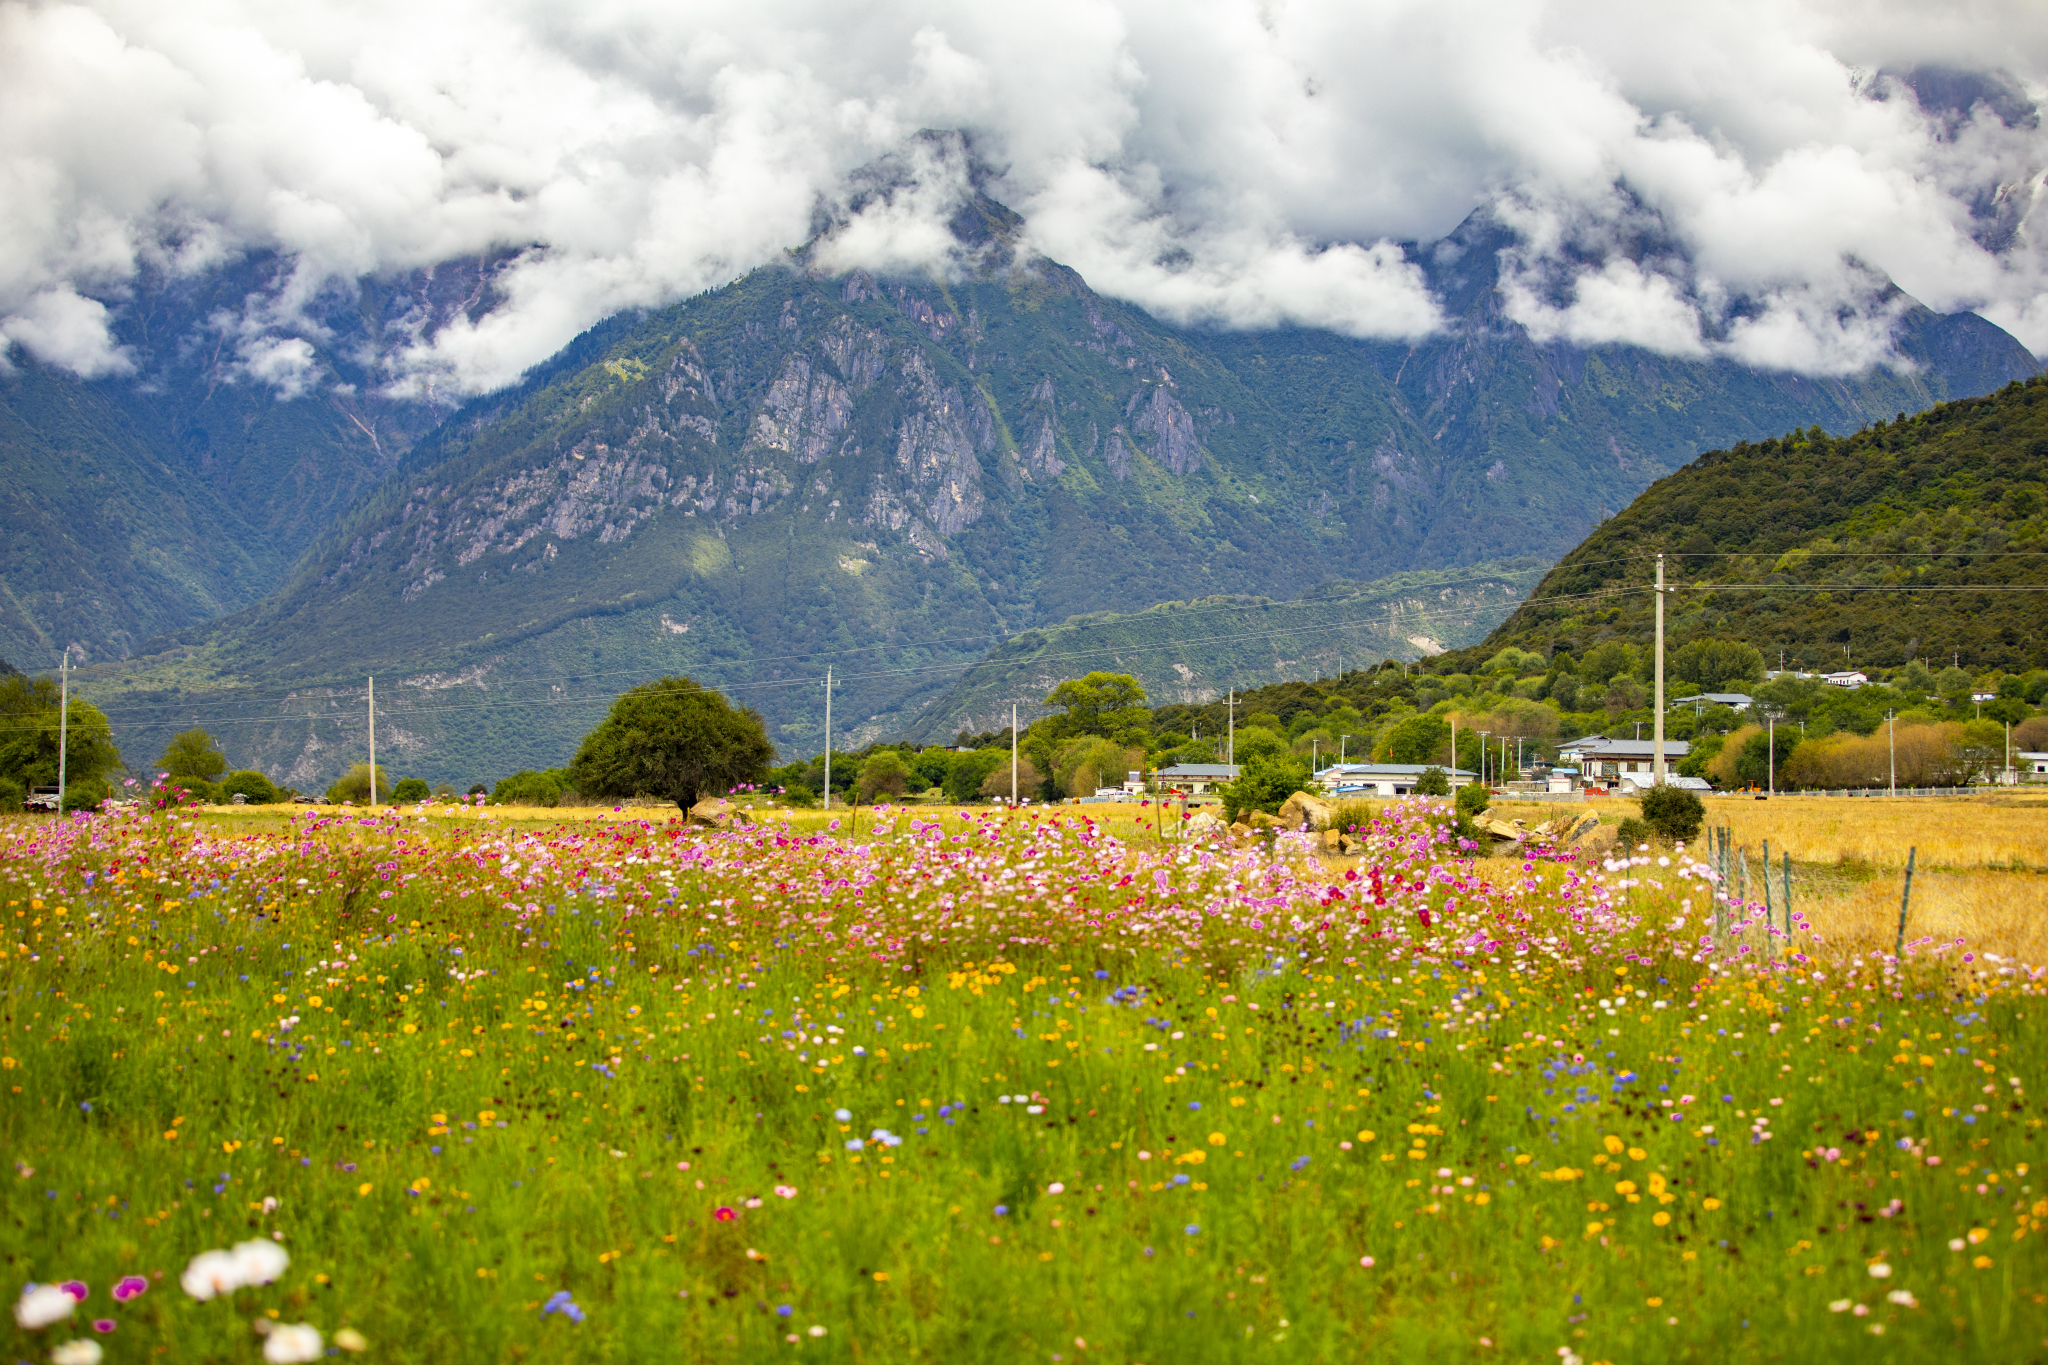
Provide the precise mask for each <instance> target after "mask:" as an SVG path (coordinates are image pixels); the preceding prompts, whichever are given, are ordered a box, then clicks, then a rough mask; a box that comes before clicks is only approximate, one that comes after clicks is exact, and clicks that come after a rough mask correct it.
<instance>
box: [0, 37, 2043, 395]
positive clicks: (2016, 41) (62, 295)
mask: <svg viewBox="0 0 2048 1365" xmlns="http://www.w3.org/2000/svg"><path fill="white" fill-rule="evenodd" d="M2044 96H2048V10H2043V9H2042V8H2041V7H2040V6H2038V5H2033V4H2023V3H2009V4H1998V3H1986V4H1978V5H1973V6H1968V7H1943V8H1939V9H1937V8H1934V7H1928V6H1922V5H1906V4H1898V3H1887V2H1885V0H1870V2H1866V3H1839V4H1824V3H1761V2H1757V0H1734V2H1732V3H1723V4H1717V5H1710V6H1702V5H1698V4H1679V3H1651V4H1618V3H1559V2H1553V3H1549V4H1526V3H1515V2H1514V0H1433V2H1431V3H1420V2H1415V3H1410V2H1408V0H1401V2H1398V3H1396V2H1392V0H1382V2H1380V3H1370V2H1368V3H1357V2H1356V0H1210V2H1208V3H1201V2H1199V0H1198V2H1197V3H1193V4H1189V3H1176V4H1166V3H1150V2H1148V0H1044V3H1040V4H1037V5H1033V6H993V5H985V4H959V3H937V2H927V3H910V2H909V0H881V2H880V3H876V4H871V5H863V6H845V5H826V4H818V3H815V0H768V3H762V2H761V0H754V2H753V3H748V4H745V5H741V4H734V3H718V2H717V0H707V2H705V3H694V4H676V3H672V0H659V2H657V0H602V2H601V3H586V4H579V5H568V4H560V3H552V2H551V0H524V2H523V3H511V4H497V5H484V4H481V3H475V0H407V2H406V3H402V4H401V3H395V0H359V2H358V3H347V4H345V3H339V2H338V0H266V3H262V4H257V3H249V2H247V0H193V3H185V4H179V5H174V6H166V5H160V4H143V3H140V2H139V0H98V3H85V4H68V5H67V4H48V3H0V184H4V186H5V191H4V193H0V363H4V354H5V352H7V351H12V350H13V349H14V348H20V349H21V350H23V351H26V352H28V353H31V354H33V355H35V356H38V357H39V358H41V359H43V360H45V361H48V362H51V363H54V364H58V365H62V366H65V367H68V368H70V369H72V370H75V371H77V372H78V373H81V374H87V375H101V374H115V373H120V372H122V371H123V370H124V369H126V368H127V367H128V366H129V364H130V361H129V358H128V357H127V356H126V355H124V353H123V352H122V351H121V349H120V348H119V346H118V345H117V343H116V341H115V339H114V336H113V334H112V332H111V331H110V329H109V321H110V313H109V310H110V309H111V310H118V309H119V308H121V307H122V306H123V303H124V301H125V300H126V299H127V298H128V297H130V295H131V293H132V291H133V290H134V288H135V287H136V283H137V281H138V280H139V279H140V278H142V277H143V276H144V275H145V274H146V273H149V272H159V273H163V274H169V275H177V274H183V273H193V272H199V271H204V270H207V269H210V268H212V267H214V266H216V265H218V264H219V263H221V262H222V261H224V260H227V259H230V258H232V257H234V256H236V255H239V254H242V253H248V252H256V251H262V252H275V253H278V254H280V255H281V256H282V257H284V258H285V259H286V260H289V261H290V262H292V263H293V265H294V268H293V269H292V270H290V271H289V272H286V274H285V275H284V277H283V280H284V282H283V284H282V285H281V286H280V287H278V288H277V289H276V290H274V291H272V292H270V293H267V294H265V295H263V296H261V297H254V298H251V299H250V300H249V301H248V302H247V303H246V305H245V306H244V307H243V309H242V310H241V312H240V313H239V314H238V315H232V316H230V315H221V316H218V317H216V319H215V320H214V324H213V325H214V326H215V327H216V328H217V329H218V331H219V332H220V336H221V341H222V345H223V347H224V348H225V351H226V352H227V353H229V354H232V355H234V356H235V357H236V358H237V361H236V363H237V364H238V365H239V367H240V369H241V371H242V372H243V373H244V374H246V375H247V376H248V377H249V378H250V379H251V380H253V381H257V382H262V383H266V384H270V385H272V386H274V387H276V388H278V389H279V390H280V391H281V392H291V391H293V390H294V388H295V386H302V385H304V384H306V383H309V382H313V376H314V373H315V371H314V360H313V345H312V344H311V343H314V342H318V341H320V340H321V338H320V337H319V336H318V335H317V328H316V327H315V326H314V325H313V324H312V323H311V322H310V321H309V320H308V317H307V313H306V311H305V309H304V306H303V305H304V304H305V302H306V301H308V300H310V299H312V298H314V297H316V296H317V295H318V294H319V293H320V292H321V291H322V290H324V289H329V288H331V287H332V286H333V284H334V282H335V281H337V280H340V281H350V280H354V279H358V278H361V277H363V276H366V275H376V274H389V273H392V272H397V271H402V270H407V269H412V268H416V267H419V266H423V265H428V264H431V263H434V262H437V261H443V260H447V259H450V258H453V257H458V256H464V255H469V256H475V255H479V254H484V253H507V252H509V253H512V255H511V259H510V261H509V263H508V264H507V265H506V266H505V267H503V268H502V269H500V270H499V271H498V272H497V275H496V281H495V288H496V291H497V292H496V295H495V297H496V298H497V299H498V300H499V302H498V303H497V305H496V306H495V307H494V308H492V309H490V310H489V311H487V312H484V313H481V314H480V315H478V316H474V317H472V316H470V315H468V314H464V315H461V316H458V317H456V318H455V319H454V320H453V321H452V322H449V323H448V324H447V325H443V326H440V327H439V328H438V329H437V330H431V331H429V330H421V331H418V332H414V333H408V334H401V335H396V336H393V337H391V338H389V339H388V340H389V347H388V350H387V351H386V352H385V353H384V355H383V359H382V364H383V368H384V372H385V373H386V374H387V376H388V381H389V383H390V384H391V385H392V386H393V387H394V388H395V389H397V390H398V391H401V392H404V391H412V390H417V389H419V388H422V387H424V386H426V385H429V384H432V385H433V386H435V388H436V389H437V390H439V391H444V392H446V391H453V392H463V391H475V390H479V389H484V388H489V387H492V386H494V385H498V384H502V383H504V382H506V381H507V380H509V379H510V378H512V377H514V376H516V375H517V374H519V373H520V372H521V371H523V370H524V369H526V368H527V367H528V366H530V365H532V364H533V363H535V362H536V361H538V360H540V359H541V358H543V357H545V356H546V355H548V354H550V353H551V352H553V351H554V350H555V349H556V348H558V347H559V346H560V345H561V344H562V343H563V342H565V341H566V340H567V339H568V338H569V337H571V336H573V335H574V334H575V333H576V332H578V331H579V330H581V329H582V328H584V327H587V326H588V325H590V324H591V323H592V322H594V321H596V320H597V319H599V318H601V317H604V316H606V315H608V314H610V313H613V312H616V311H618V310H620V309H623V308H629V307H636V306H646V305H651V304H656V303H660V302H664V301H667V300H672V299H675V298H678V297H682V296H685V295H688V294H691V293H694V292H697V291H699V290H701V289H704V288H706V287H709V286H712V285H716V284H720V283H723V282H724V281H726V280H729V279H731V278H733V277H735V276H737V275H739V274H741V273H743V272H745V271H747V270H749V269H751V268H753V267H755V266H757V265H760V264H762V263H764V262H768V261H773V260H778V259H784V253H785V252H786V251H787V250H788V249H789V248H791V247H793V246H796V245H799V244H801V243H804V242H805V241H807V240H811V239H812V237H813V235H814V229H815V225H816V221H817V218H818V214H819V208H820V205H825V206H826V207H827V210H828V212H827V215H826V216H827V218H828V219H830V220H833V221H835V222H836V223H837V226H836V227H835V228H834V230H833V231H832V232H831V233H830V234H829V236H828V237H827V238H826V239H825V240H823V241H822V242H820V243H818V245H817V246H816V248H815V250H816V252H817V253H818V259H819V260H820V261H821V262H825V263H830V264H834V265H838V266H854V265H859V266H863V267H866V268H870V269H907V268H925V267H929V266H932V265H935V264H943V263H944V262H945V261H946V260H947V259H949V257H950V255H951V253H953V252H954V251H956V250H957V247H958V242H957V238H956V237H955V236H954V235H953V234H952V233H951V232H949V231H948V230H947V227H946V224H947V220H948V218H949V217H950V216H951V215H952V214H953V213H954V212H955V211H957V208H958V205H959V201H960V198H961V195H962V194H963V193H964V191H965V189H966V188H968V186H967V183H966V177H968V175H969V174H970V169H969V167H968V166H967V164H966V163H965V161H964V160H963V159H962V158H961V157H959V156H954V155H949V153H948V146H949V145H950V144H947V143H945V142H944V141H943V140H939V141H932V140H925V141H919V140H917V139H916V138H915V137H914V135H915V134H916V132H917V131H918V130H919V129H925V128H952V129H962V130H966V131H967V132H968V133H969V134H971V136H972V138H973V143H974V146H975V148H976V150H977V151H978V153H979V154H980V155H981V156H982V158H984V159H985V161H986V162H987V164H988V165H989V166H990V167H992V168H993V171H992V175H993V179H992V181H990V182H989V183H988V184H987V189H988V191H989V193H991V194H993V195H994V196H995V197H996V198H998V199H1000V200H1001V201H1003V202H1004V203H1006V204H1008V205H1010V206H1011V207H1013V208H1014V209H1016V210H1017V211H1018V213H1019V214H1020V215H1021V216H1022V219H1023V228H1022V234H1023V242H1024V245H1025V246H1026V247H1027V248H1028V249H1029V250H1035V251H1039V252H1043V253H1044V254H1045V255H1048V256H1051V257H1054V258H1056V259H1058V260H1061V261H1064V262H1066V263H1068V264H1070V265H1072V266H1074V267H1076V268H1077V269H1079V270H1080V271H1081V272H1082V273H1083V274H1084V275H1085V276H1086V277H1087V278H1088V280H1089V281H1090V282H1091V284H1093V285H1094V286H1095V287H1097V288H1098V289H1101V290H1103V291H1104V292H1107V293H1111V294H1116V295H1120V296H1122V297H1125V298H1128V299H1131V300H1133V301H1135V302H1137V303H1139V304H1141V305H1143V306H1145V307H1146V308H1148V309H1151V310H1153V311H1154V312H1156V313H1159V314H1161V315H1163V316H1165V317H1168V318H1171V319H1174V320H1177V321H1195V322H1206V323H1211V324H1216V325H1222V326H1234V327H1250V326H1269V325H1276V324H1282V323H1301V324H1307V325H1313V326H1318V327H1327V328H1331V329H1334V330H1337V331H1340V332H1345V333H1348V334H1352V335H1357V336H1363V337H1413V336H1420V335H1425V334H1427V333H1429V332H1430V331H1432V330H1434V329H1436V328H1438V327H1440V326H1442V325H1443V324H1442V321H1441V316H1440V313H1439V310H1438V306H1437V301H1436V300H1434V299H1433V298H1432V297H1431V296H1430V294H1429V292H1428V290H1427V288H1426V286H1425V283H1424V279H1425V277H1424V273H1423V272H1422V271H1421V270H1420V269H1418V268H1417V265H1416V262H1415V261H1414V260H1413V259H1411V253H1409V252H1407V251H1404V250H1403V249H1402V248H1401V247H1400V246H1398V245H1397V243H1398V242H1401V241H1418V240H1419V241H1433V240H1435V239H1437V238H1440V237H1442V236H1443V235H1444V234H1445V233H1447V232H1448V231H1449V230H1450V229H1451V228H1452V227H1454V226H1455V225H1456V224H1457V223H1458V222H1459V221H1460V220H1462V219H1463V218H1465V217H1466V216H1467V215H1468V214H1470V213H1471V212H1472V211H1473V210H1474V209H1478V208H1484V209H1486V210H1487V212H1488V213H1489V214H1491V215H1492V216H1494V217H1495V218H1497V219H1498V220H1499V221H1500V222H1502V223H1504V224H1506V225H1508V226H1509V227H1511V228H1512V229H1513V230H1514V232H1515V234H1516V239H1517V241H1518V243H1519V244H1518V245H1517V246H1516V248H1515V249H1514V250H1513V251H1512V253H1511V254H1510V258H1509V259H1508V260H1507V261H1506V262H1505V264H1506V267H1507V269H1506V271H1505V273H1504V275H1503V285H1504V289H1505V291H1506V300H1507V306H1508V313H1509V316H1511V317H1512V318H1514V319H1515V320H1516V321H1519V322H1521V323H1522V324H1523V325H1525V326H1527V327H1528V328H1530V330H1531V331H1532V332H1534V333H1535V334H1537V335H1538V336H1543V337H1560V338H1565V339H1569V340H1572V341H1576V342H1580V343H1594V342H1603V341H1626V342H1632V343H1636V344H1640V345H1644V346H1648V347H1651V348H1654V349H1657V350H1659V351H1663V352H1666V353H1671V354H1679V355H1708V354H1722V355H1727V356H1729V357H1731V358H1734V359H1737V360H1740V361H1743V362H1744V363H1747V364H1751V365H1756V366H1762V367H1773V368H1787V369H1793V370H1800V371H1805V372H1809V373H1840V372H1845V371H1849V370H1854V369H1858V368H1861V367H1864V366H1867V365H1869V364H1871V363H1874V362H1880V361H1883V360H1885V359H1886V358H1887V357H1888V356H1889V355H1890V331H1889V320H1890V318H1891V316H1892V315H1893V313H1894V312H1895V310H1896V309H1897V307H1898V300H1897V298H1896V295H1895V294H1893V293H1892V292H1891V291H1890V289H1889V288H1888V286H1887V284H1886V281H1888V280H1894V281H1897V283H1898V284H1899V285H1900V286H1901V287H1903V288H1904V289H1905V290H1906V291H1908V292H1909V293H1910V294H1912V295H1913V296H1915V297H1917V298H1919V299H1921V300H1923V301H1924V302H1926V303H1928V304H1930V305H1932V306H1934V307H1936V308H1940V309H1944V310H1949V309H1956V308H1976V309H1978V310H1979V311H1981V312H1983V313H1984V314H1985V315H1986V316H1988V317H1990V318H1991V319H1993V320H1994V321H1996V322H1998V323H1999V324H2001V325H2002V326H2005V327H2006V328H2008V329H2009V330H2011V331H2012V332H2014V333H2015V334H2016V335H2018V336H2019V337H2020V338H2021V339H2022V340H2023V341H2025V342H2027V343H2028V344H2029V345H2030V346H2031V347H2032V348H2033V349H2035V350H2036V351H2037V352H2038V351H2044V350H2048V241H2044V237H2048V217H2044V216H2043V213H2042V211H2041V209H2040V201H2041V198H2042V195H2043V175H2042V172H2043V168H2044V167H2048V133H2044V131H2043V129H2042V127H2041V121H2040V117H2039V113H2038V109H2037V106H2038V104H2039V102H2040V100H2041V99H2042V98H2043V97H2044ZM891 156H894V157H897V158H899V159H907V161H908V163H909V164H908V168H907V173H905V174H903V175H901V176H899V177H898V178H897V179H896V180H895V181H893V182H892V183H891V186H890V188H889V192H887V193H870V194H867V195H866V196H865V197H863V196H862V194H861V192H860V184H859V182H858V181H857V180H856V179H854V178H853V177H854V173H855V172H856V171H857V170H858V169H859V168H861V167H865V166H872V165H873V164H874V163H876V161H877V160H878V158H885V157H891Z"/></svg>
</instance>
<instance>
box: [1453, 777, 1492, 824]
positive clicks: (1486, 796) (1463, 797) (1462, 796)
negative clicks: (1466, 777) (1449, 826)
mask: <svg viewBox="0 0 2048 1365" xmlns="http://www.w3.org/2000/svg"><path fill="white" fill-rule="evenodd" d="M1492 804H1493V793H1491V792H1489V791H1488V790H1487V789H1486V788H1485V787H1484V786H1483V785H1481V784H1480V783H1477V782H1467V783H1466V784H1465V785H1464V786H1462V787H1460V788H1458V814H1460V815H1462V816H1464V817H1465V818H1466V819H1468V820H1469V819H1470V818H1472V817H1473V816H1475V815H1477V814H1479V812H1481V811H1483V810H1485V809H1486V808H1487V807H1488V806H1490V805H1492Z"/></svg>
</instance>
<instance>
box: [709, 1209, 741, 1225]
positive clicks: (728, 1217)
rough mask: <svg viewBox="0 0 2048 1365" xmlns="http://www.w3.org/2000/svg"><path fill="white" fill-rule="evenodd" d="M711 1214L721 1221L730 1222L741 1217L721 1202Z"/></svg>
mask: <svg viewBox="0 0 2048 1365" xmlns="http://www.w3.org/2000/svg"><path fill="white" fill-rule="evenodd" d="M711 1216H712V1217H713V1218H716V1219H717V1220H718V1221H719V1222H721V1223H730V1222H731V1221H732V1220H733V1219H735V1218H737V1217H739V1215H738V1214H737V1213H734V1212H733V1211H732V1210H731V1209H730V1208H728V1207H727V1206H726V1205H724V1204H720V1205H719V1206H718V1207H717V1208H716V1209H713V1210H712V1212H711Z"/></svg>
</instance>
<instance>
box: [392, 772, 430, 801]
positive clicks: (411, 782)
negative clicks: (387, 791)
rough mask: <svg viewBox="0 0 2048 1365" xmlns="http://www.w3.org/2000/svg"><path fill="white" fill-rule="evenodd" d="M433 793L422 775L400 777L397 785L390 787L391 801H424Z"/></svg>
mask: <svg viewBox="0 0 2048 1365" xmlns="http://www.w3.org/2000/svg"><path fill="white" fill-rule="evenodd" d="M433 794H434V790H433V788H431V787H429V786H428V785H427V780H426V779H425V778H423V777H401V778H399V779H398V785H397V786H395V787H393V788H392V789H391V799H392V800H393V801H424V800H426V799H427V798H428V797H429V796H432V795H433Z"/></svg>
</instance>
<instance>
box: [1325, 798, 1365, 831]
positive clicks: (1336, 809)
mask: <svg viewBox="0 0 2048 1365" xmlns="http://www.w3.org/2000/svg"><path fill="white" fill-rule="evenodd" d="M1374 814H1375V812H1374V810H1373V808H1372V806H1371V805H1370V804H1369V803H1367V802H1364V801H1356V800H1353V801H1339V802H1337V803H1336V804H1335V805H1333V806H1331V807H1330V828H1331V829H1334V830H1342V831H1345V832H1347V833H1348V832H1350V831H1351V830H1355V829H1360V830H1362V829H1366V828H1369V827H1370V826H1371V825H1372V818H1373V815H1374Z"/></svg>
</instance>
